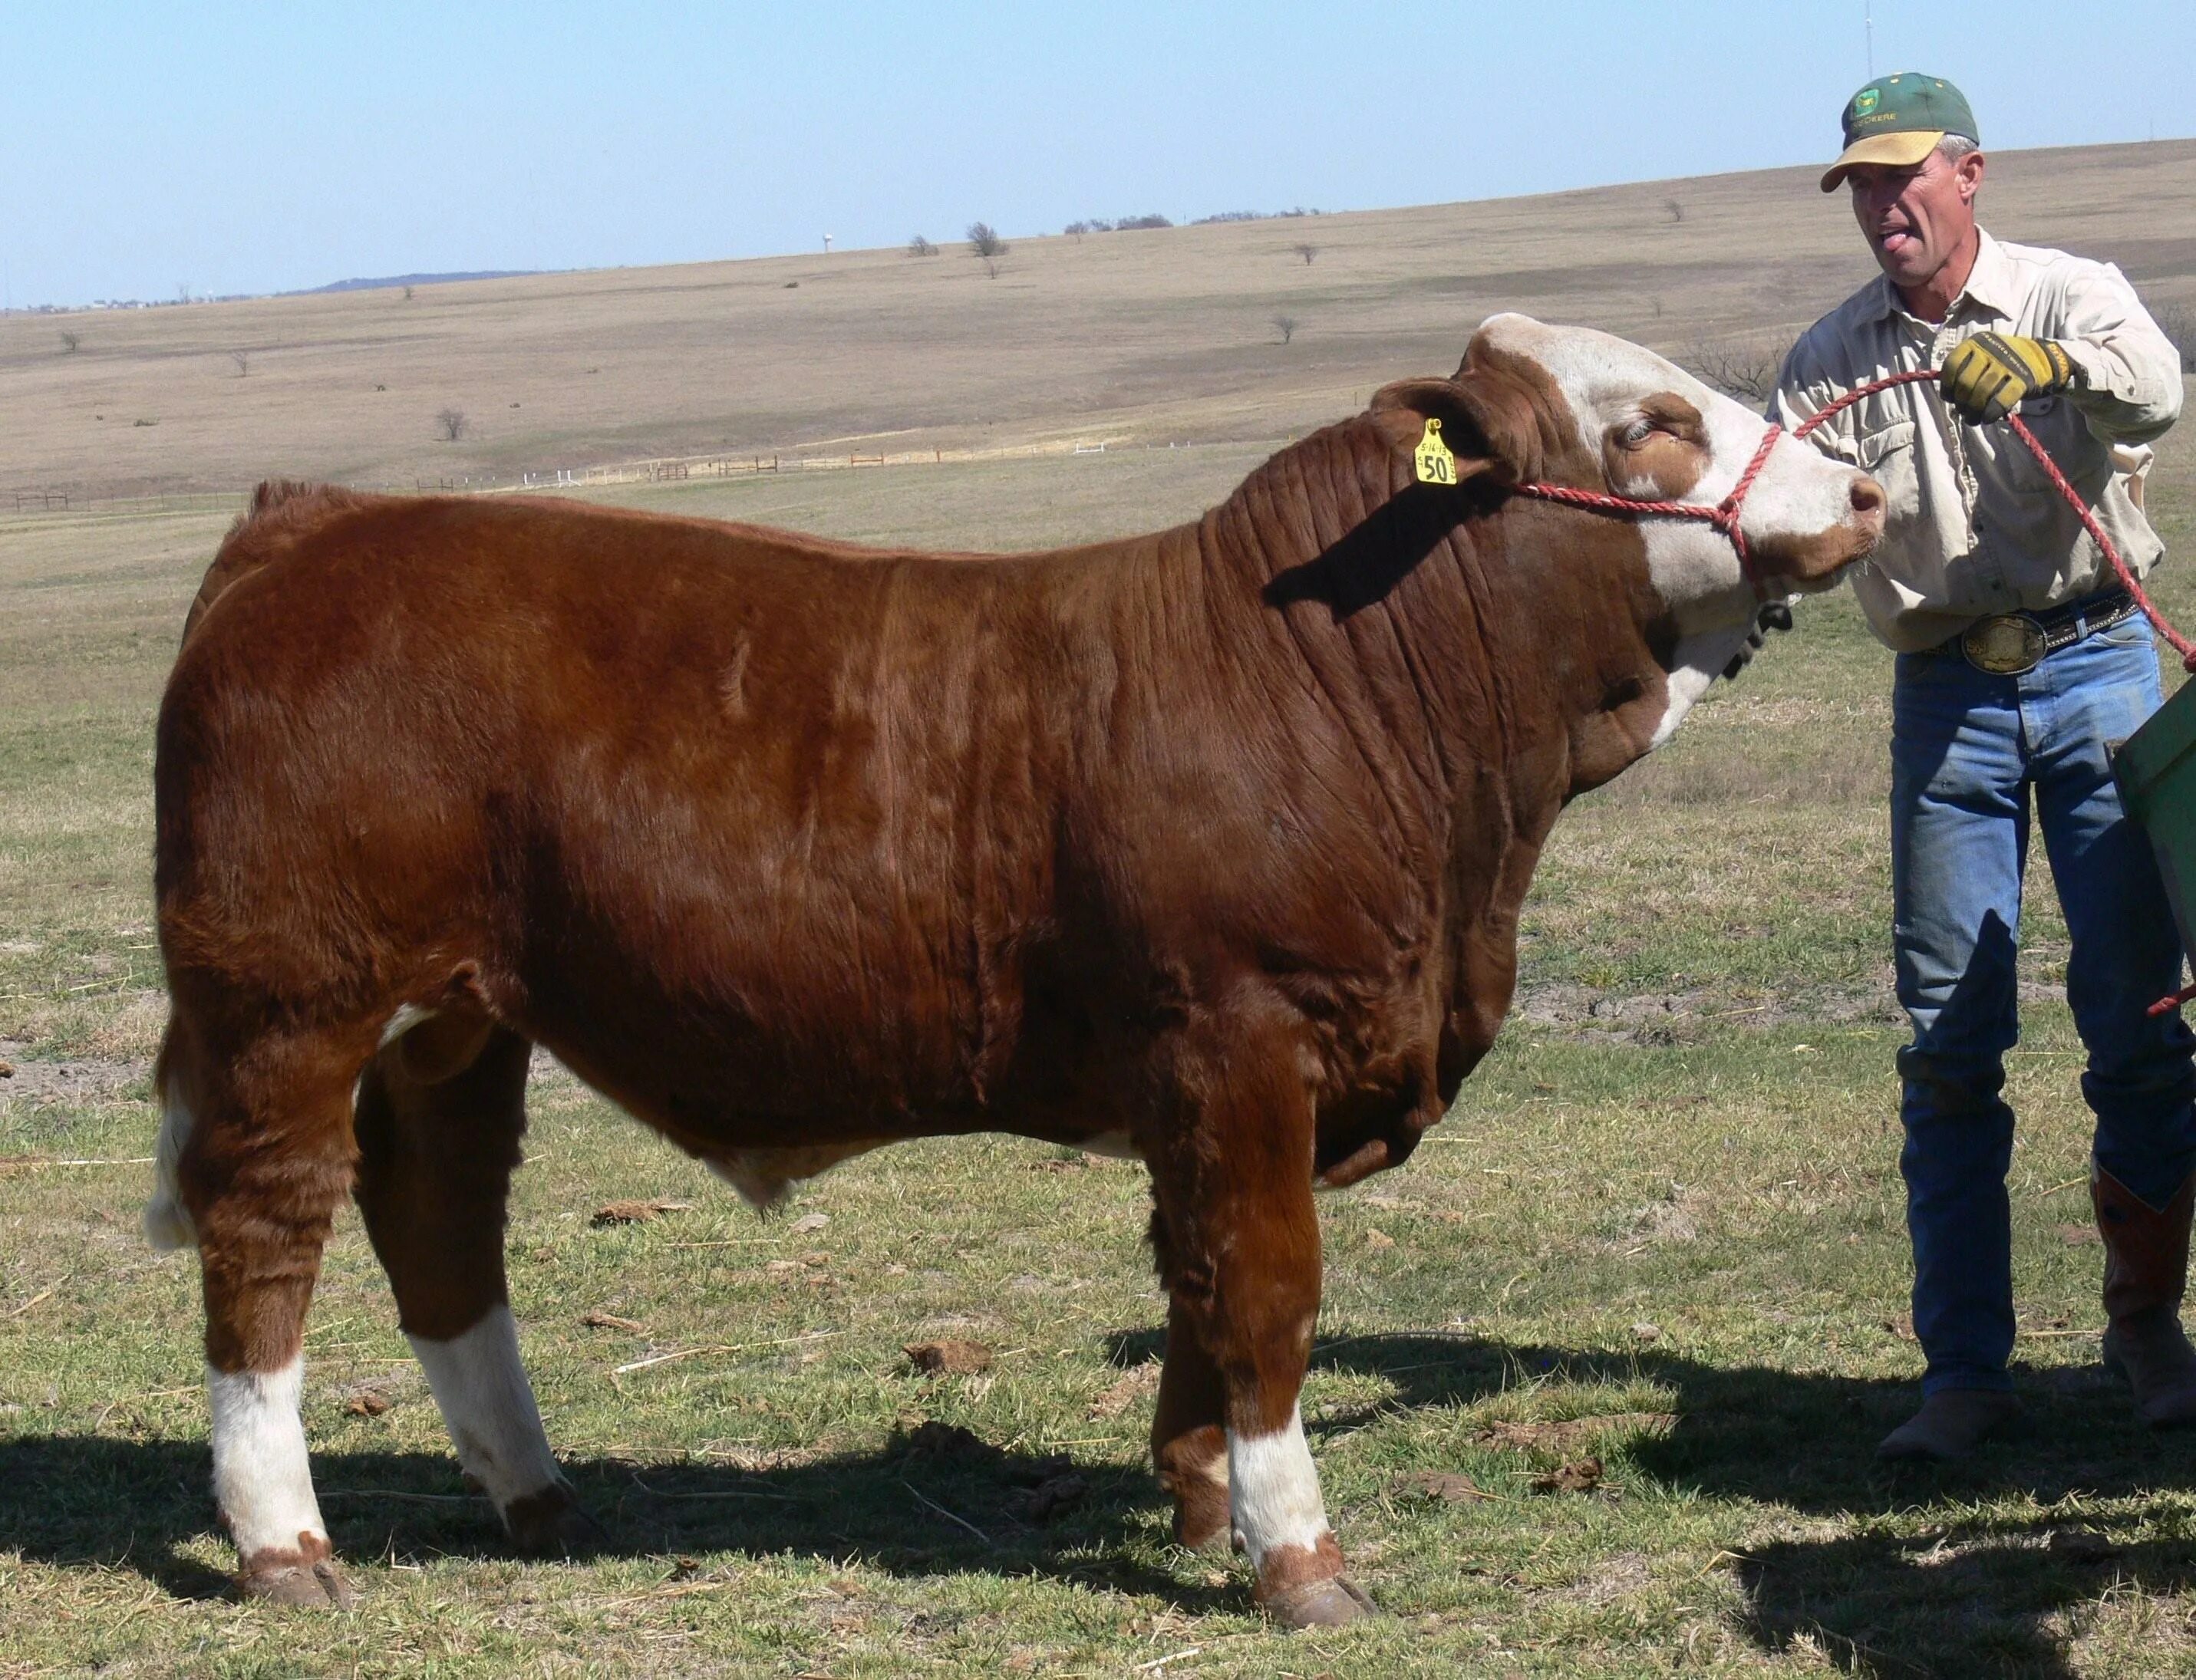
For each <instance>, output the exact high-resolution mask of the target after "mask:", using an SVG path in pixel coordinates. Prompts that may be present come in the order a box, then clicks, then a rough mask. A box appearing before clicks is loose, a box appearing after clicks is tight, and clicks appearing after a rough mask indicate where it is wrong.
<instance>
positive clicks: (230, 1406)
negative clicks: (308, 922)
mask: <svg viewBox="0 0 2196 1680" xmlns="http://www.w3.org/2000/svg"><path fill="white" fill-rule="evenodd" d="M362 1055H363V1049H362V1048H360V1047H359V1046H358V1045H357V1044H356V1042H355V1040H353V1041H350V1042H345V1041H344V1039H343V1038H342V1036H340V1035H337V1036H332V1037H329V1038H320V1037H315V1036H309V1035H300V1034H296V1033H280V1034H278V1033H270V1032H265V1031H262V1032H259V1033H256V1034H253V1033H230V1034H227V1035H223V1036H218V1037H217V1036H216V1035H214V1034H212V1033H209V1032H207V1031H205V1030H204V1029H203V1028H201V1027H199V1026H196V1025H194V1024H193V1022H192V1021H191V1020H190V1019H188V1015H187V1014H186V1013H185V1012H184V1011H183V1009H182V1008H181V1007H178V1010H177V1013H176V1019H175V1020H174V1021H173V1022H172V1023H171V1025H170V1028H169V1033H168V1041H167V1043H166V1045H165V1047H164V1048H163V1049H162V1052H161V1059H160V1072H159V1086H160V1095H161V1100H162V1104H163V1106H164V1108H165V1111H166V1112H165V1119H164V1121H163V1123H162V1140H161V1150H160V1168H159V1174H160V1181H159V1186H158V1189H157V1191H156V1194H155V1197H154V1202H153V1207H152V1208H151V1209H148V1211H147V1230H148V1232H149V1233H151V1234H152V1236H153V1239H154V1240H155V1241H156V1242H159V1243H161V1244H163V1245H164V1246H170V1247H172V1246H179V1245H181V1244H185V1243H189V1242H192V1241H195V1242H196V1244H197V1246H198V1250H199V1279H200V1283H201V1285H202V1287H203V1289H204V1291H205V1313H206V1325H205V1353H206V1385H207V1389H208V1394H209V1396H210V1399H211V1412H212V1436H213V1481H214V1499H215V1503H216V1505H217V1508H218V1510H219V1511H220V1514H221V1520H222V1523H223V1525H224V1526H225V1527H227V1528H228V1533H229V1535H230V1538H231V1539H234V1542H235V1543H236V1550H237V1556H238V1559H239V1562H240V1564H241V1566H242V1567H241V1570H240V1574H239V1576H238V1585H239V1586H240V1587H241V1589H242V1590H243V1591H244V1592H245V1593H246V1595H247V1596H251V1597H258V1598H268V1599H273V1600H276V1601H278V1602H285V1603H293V1604H321V1605H326V1604H331V1603H333V1604H338V1605H348V1604H349V1603H350V1589H349V1588H348V1587H347V1586H346V1585H344V1579H343V1577H342V1575H341V1574H340V1573H338V1570H337V1569H336V1567H335V1563H334V1561H333V1558H332V1552H331V1548H330V1546H329V1544H328V1533H327V1525H326V1524H325V1523H324V1522H322V1521H321V1509H320V1503H319V1501H318V1500H317V1499H316V1498H315V1496H314V1492H313V1480H312V1472H311V1469H310V1466H309V1462H308V1459H307V1456H306V1451H305V1434H304V1429H303V1423H302V1422H301V1421H300V1419H299V1417H298V1398H299V1395H300V1394H301V1392H302V1390H303V1385H304V1359H303V1333H304V1319H305V1309H306V1308H307V1306H308V1305H309V1303H310V1302H311V1300H312V1294H313V1285H314V1283H315V1280H316V1279H318V1277H319V1274H320V1264H321V1248H322V1246H323V1244H325V1243H326V1242H327V1234H328V1227H329V1222H330V1220H331V1218H332V1215H333V1213H334V1210H335V1206H336V1204H337V1202H338V1200H340V1199H341V1198H342V1196H343V1192H344V1186H346V1185H347V1184H348V1183H349V1182H350V1088H351V1082H352V1079H353V1077H355V1073H356V1071H357V1065H358V1061H359V1059H361V1056H362Z"/></svg>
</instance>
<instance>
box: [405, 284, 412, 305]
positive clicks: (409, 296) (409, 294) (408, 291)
mask: <svg viewBox="0 0 2196 1680" xmlns="http://www.w3.org/2000/svg"><path fill="white" fill-rule="evenodd" d="M404 301H405V302H406V303H410V302H411V301H412V288H411V287H410V286H406V287H405V288H404Z"/></svg>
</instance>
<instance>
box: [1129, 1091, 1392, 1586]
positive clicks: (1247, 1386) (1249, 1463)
mask: <svg viewBox="0 0 2196 1680" xmlns="http://www.w3.org/2000/svg"><path fill="white" fill-rule="evenodd" d="M1292 1065H1293V1061H1292V1058H1291V1057H1289V1056H1287V1055H1286V1054H1277V1055H1269V1056H1268V1057H1265V1058H1263V1059H1261V1060H1260V1061H1258V1062H1257V1063H1255V1064H1253V1065H1249V1066H1246V1065H1245V1063H1244V1061H1243V1060H1242V1059H1239V1058H1236V1057H1231V1058H1229V1059H1228V1065H1226V1066H1225V1067H1224V1068H1222V1069H1215V1070H1206V1072H1207V1074H1208V1076H1209V1075H1212V1074H1216V1075H1217V1077H1199V1078H1197V1079H1195V1080H1194V1081H1193V1082H1191V1081H1186V1082H1184V1083H1185V1086H1186V1087H1187V1088H1191V1089H1195V1090H1197V1091H1198V1092H1199V1097H1200V1099H1201V1100H1199V1102H1198V1103H1196V1104H1195V1105H1188V1104H1185V1105H1184V1106H1183V1108H1182V1110H1180V1111H1177V1112H1176V1114H1175V1115H1174V1116H1173V1117H1171V1120H1172V1123H1171V1124H1170V1126H1169V1127H1168V1128H1167V1129H1168V1131H1169V1132H1170V1134H1171V1135H1170V1136H1169V1137H1167V1138H1166V1139H1164V1140H1162V1141H1161V1142H1160V1146H1159V1148H1158V1149H1156V1150H1154V1152H1153V1158H1152V1159H1153V1181H1154V1187H1155V1190H1156V1193H1157V1198H1158V1201H1159V1222H1160V1224H1161V1226H1162V1227H1163V1243H1162V1247H1161V1254H1160V1262H1161V1265H1162V1267H1163V1268H1164V1274H1163V1275H1164V1282H1165V1284H1166V1285H1167V1289H1168V1292H1169V1296H1170V1313H1169V1318H1168V1349H1167V1360H1168V1364H1169V1365H1170V1366H1171V1365H1173V1364H1174V1363H1175V1361H1176V1360H1177V1359H1179V1358H1181V1357H1182V1354H1183V1353H1185V1352H1186V1351H1187V1349H1185V1348H1183V1346H1182V1343H1183V1341H1184V1339H1185V1337H1186V1336H1187V1337H1193V1338H1194V1340H1195V1342H1197V1344H1198V1346H1199V1351H1200V1352H1201V1353H1202V1354H1203V1355H1204V1358H1205V1360H1209V1361H1210V1365H1211V1368H1212V1369H1213V1370H1215V1371H1217V1373H1218V1375H1219V1378H1220V1388H1221V1394H1220V1395H1219V1397H1218V1398H1219V1400H1220V1406H1221V1418H1220V1422H1221V1423H1222V1427H1223V1429H1224V1434H1225V1439H1226V1452H1227V1458H1226V1465H1225V1475H1226V1480H1227V1496H1228V1504H1227V1510H1228V1519H1229V1521H1230V1522H1231V1523H1232V1525H1233V1527H1234V1533H1236V1534H1237V1535H1238V1536H1239V1537H1240V1539H1241V1542H1242V1544H1243V1547H1244V1550H1246V1551H1247V1552H1248V1553H1249V1554H1250V1557H1251V1566H1252V1567H1253V1568H1254V1569H1255V1570H1256V1571H1257V1599H1258V1602H1259V1603H1260V1605H1262V1606H1263V1608H1264V1609H1265V1610H1266V1612H1267V1614H1268V1615H1270V1616H1271V1617H1273V1619H1274V1620H1276V1621H1278V1622H1280V1623H1283V1624H1284V1625H1288V1626H1291V1627H1314V1626H1324V1625H1332V1624H1336V1623H1340V1622H1347V1621H1353V1620H1355V1619H1357V1618H1358V1617H1360V1616H1363V1615H1365V1614H1368V1613H1370V1612H1371V1611H1372V1609H1373V1608H1374V1607H1373V1604H1372V1600H1371V1599H1369V1598H1368V1597H1367V1596H1366V1595H1365V1594H1364V1593H1363V1592H1362V1591H1360V1590H1359V1589H1358V1587H1357V1586H1356V1585H1355V1583H1354V1582H1352V1581H1351V1580H1350V1579H1349V1577H1348V1575H1347V1574H1345V1573H1344V1566H1343V1557H1342V1548H1341V1545H1340V1544H1339V1543H1338V1541H1337V1540H1336V1539H1335V1536H1334V1532H1333V1530H1332V1527H1330V1526H1329V1525H1328V1522H1327V1520H1326V1504H1325V1502H1324V1500H1323V1499H1322V1498H1321V1497H1320V1487H1319V1471H1318V1469H1316V1467H1315V1466H1314V1464H1313V1463H1312V1458H1311V1451H1310V1448H1309V1446H1307V1445H1306V1443H1305V1440H1304V1433H1303V1416H1302V1414H1301V1412H1299V1411H1298V1409H1297V1394H1298V1392H1299V1390H1300V1389H1301V1388H1303V1376H1304V1368H1305V1366H1306V1365H1307V1364H1308V1363H1309V1359H1310V1356H1311V1339H1312V1330H1313V1326H1314V1325H1315V1322H1316V1320H1317V1319H1318V1316H1319V1294H1320V1239H1319V1218H1318V1215H1317V1212H1316V1211H1315V1208H1314V1206H1313V1203H1312V1112H1311V1103H1310V1097H1309V1093H1308V1092H1306V1091H1305V1090H1304V1089H1303V1087H1302V1084H1301V1082H1300V1081H1299V1080H1298V1079H1297V1078H1296V1077H1294V1076H1293V1074H1292V1071H1291V1070H1292ZM1194 1363H1195V1361H1194V1360H1193V1364H1194ZM1192 1386H1196V1385H1192ZM1177 1393H1178V1394H1180V1397H1181V1400H1182V1404H1180V1405H1179V1406H1169V1405H1168V1404H1167V1403H1166V1387H1165V1385H1164V1383H1163V1385H1162V1390H1161V1394H1162V1400H1161V1406H1160V1426H1159V1428H1156V1429H1154V1431H1153V1446H1154V1449H1155V1451H1156V1452H1157V1453H1158V1456H1159V1472H1160V1475H1161V1477H1162V1479H1163V1480H1164V1481H1167V1483H1168V1487H1169V1491H1170V1492H1173V1493H1174V1494H1175V1495H1176V1501H1177V1525H1178V1528H1177V1532H1181V1533H1183V1537H1184V1538H1185V1539H1189V1540H1192V1541H1193V1542H1195V1541H1200V1540H1202V1541H1206V1542H1210V1541H1211V1540H1215V1539H1217V1537H1218V1533H1219V1530H1218V1526H1217V1524H1216V1522H1214V1521H1212V1518H1211V1506H1212V1504H1214V1503H1216V1502H1213V1501H1211V1498H1210V1494H1209V1492H1207V1490H1209V1489H1210V1488H1211V1486H1212V1484H1213V1483H1214V1482H1216V1481H1217V1480H1218V1472H1219V1471H1220V1468H1221V1467H1220V1466H1219V1465H1217V1464H1212V1463H1211V1462H1210V1459H1211V1456H1212V1455H1211V1445H1213V1443H1211V1436H1210V1435H1205V1433H1204V1429H1203V1427H1202V1420H1201V1419H1199V1417H1197V1416H1196V1413H1197V1412H1198V1410H1199V1408H1198V1407H1196V1406H1193V1405H1191V1404H1189V1403H1188V1402H1189V1400H1190V1398H1191V1397H1190V1395H1189V1394H1188V1392H1187V1391H1186V1389H1185V1390H1178V1391H1177ZM1162 1435H1164V1436H1165V1439H1164V1440H1162V1439H1161V1438H1160V1437H1161V1436H1162ZM1193 1461H1195V1462H1193ZM1185 1473H1188V1474H1185Z"/></svg>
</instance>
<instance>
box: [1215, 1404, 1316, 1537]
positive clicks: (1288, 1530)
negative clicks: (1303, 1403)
mask: <svg viewBox="0 0 2196 1680" xmlns="http://www.w3.org/2000/svg"><path fill="white" fill-rule="evenodd" d="M1228 1514H1229V1515H1231V1516H1232V1517H1233V1518H1234V1522H1235V1530H1236V1532H1237V1533H1240V1535H1241V1536H1242V1537H1243V1549H1244V1550H1245V1551H1247V1552H1249V1553H1250V1554H1251V1563H1252V1564H1254V1565H1260V1564H1263V1562H1265V1557H1266V1554H1267V1553H1268V1552H1269V1551H1271V1550H1274V1548H1275V1547H1277V1546H1303V1547H1307V1548H1309V1547H1312V1546H1315V1545H1317V1544H1319V1539H1320V1536H1321V1535H1322V1534H1325V1533H1328V1532H1329V1530H1328V1527H1327V1522H1326V1501H1325V1500H1324V1499H1322V1498H1320V1492H1319V1470H1318V1468H1317V1467H1316V1466H1315V1465H1314V1464H1313V1463H1312V1461H1311V1448H1310V1447H1309V1446H1306V1445H1305V1444H1304V1432H1303V1413H1302V1412H1296V1413H1294V1414H1292V1416H1291V1417H1290V1418H1289V1426H1288V1428H1286V1429H1276V1430H1274V1432H1273V1434H1271V1435H1238V1434H1236V1433H1235V1431H1234V1430H1233V1429H1230V1430H1228Z"/></svg>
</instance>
